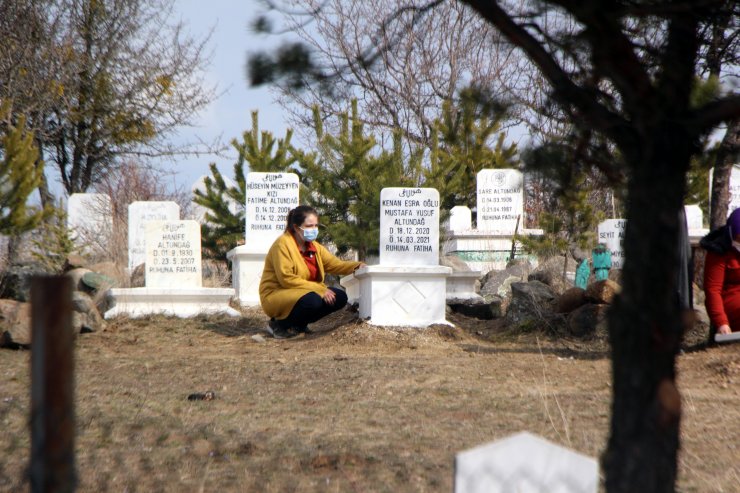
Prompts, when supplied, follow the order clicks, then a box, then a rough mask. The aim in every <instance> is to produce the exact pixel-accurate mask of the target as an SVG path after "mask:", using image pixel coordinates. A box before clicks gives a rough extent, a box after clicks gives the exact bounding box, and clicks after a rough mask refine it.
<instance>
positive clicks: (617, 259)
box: [599, 219, 627, 269]
mask: <svg viewBox="0 0 740 493" xmlns="http://www.w3.org/2000/svg"><path fill="white" fill-rule="evenodd" d="M626 225H627V221H626V220H624V219H607V220H606V221H603V222H601V223H599V243H603V244H605V245H606V247H607V248H608V249H609V251H610V252H612V269H621V268H622V265H624V250H623V249H622V240H624V228H625V226H626Z"/></svg>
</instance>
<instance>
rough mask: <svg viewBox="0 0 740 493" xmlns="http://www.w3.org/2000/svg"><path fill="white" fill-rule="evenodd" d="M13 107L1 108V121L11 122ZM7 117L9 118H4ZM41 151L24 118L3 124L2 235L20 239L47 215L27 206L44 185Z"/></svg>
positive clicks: (0, 124) (0, 151)
mask: <svg viewBox="0 0 740 493" xmlns="http://www.w3.org/2000/svg"><path fill="white" fill-rule="evenodd" d="M10 114H11V113H10V104H9V103H4V104H2V105H1V106H0V117H4V118H2V120H9V119H10ZM5 117H7V118H5ZM38 156H39V151H38V148H37V147H36V144H35V143H34V137H33V134H32V133H30V132H28V131H27V130H26V122H25V118H24V117H22V116H21V117H20V118H19V119H18V121H17V122H16V124H11V123H9V122H7V121H5V122H0V233H1V234H5V235H11V236H17V235H20V234H21V233H24V232H26V231H29V230H31V229H33V228H35V227H36V226H37V225H38V224H39V223H40V222H41V220H42V219H43V218H44V214H45V211H44V210H43V209H40V208H38V207H32V206H29V205H28V197H29V196H30V195H31V193H32V192H33V191H34V189H35V188H36V187H37V186H38V185H39V183H40V182H41V177H42V173H43V168H42V167H36V160H37V159H38Z"/></svg>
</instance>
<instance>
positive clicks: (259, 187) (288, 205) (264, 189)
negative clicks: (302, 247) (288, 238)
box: [245, 172, 300, 252]
mask: <svg viewBox="0 0 740 493" xmlns="http://www.w3.org/2000/svg"><path fill="white" fill-rule="evenodd" d="M246 182H247V183H246V185H247V193H246V195H247V203H246V214H245V216H246V236H245V243H246V245H247V246H249V247H250V250H263V251H264V252H267V251H268V250H269V249H270V246H271V245H272V243H273V242H274V241H275V239H276V238H277V237H278V236H280V235H281V234H282V233H283V231H285V222H286V220H287V218H288V212H290V210H291V209H293V208H295V207H296V206H298V192H299V189H300V186H299V184H298V175H296V174H295V173H261V172H253V173H249V174H247V179H246Z"/></svg>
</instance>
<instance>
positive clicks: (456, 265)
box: [439, 255, 471, 272]
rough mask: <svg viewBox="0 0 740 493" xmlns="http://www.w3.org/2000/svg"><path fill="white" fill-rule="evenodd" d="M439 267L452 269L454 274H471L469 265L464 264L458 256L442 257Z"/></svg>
mask: <svg viewBox="0 0 740 493" xmlns="http://www.w3.org/2000/svg"><path fill="white" fill-rule="evenodd" d="M439 265H443V266H445V267H450V268H451V269H452V272H471V269H470V267H468V264H466V263H465V262H463V261H462V260H461V259H460V257H458V256H457V255H442V256H441V257H440V258H439Z"/></svg>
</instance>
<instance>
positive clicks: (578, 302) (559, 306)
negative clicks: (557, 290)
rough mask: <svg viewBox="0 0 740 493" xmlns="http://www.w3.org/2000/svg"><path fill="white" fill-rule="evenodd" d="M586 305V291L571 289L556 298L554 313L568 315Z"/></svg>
mask: <svg viewBox="0 0 740 493" xmlns="http://www.w3.org/2000/svg"><path fill="white" fill-rule="evenodd" d="M586 303H587V300H586V290H585V289H582V288H578V287H572V288H570V289H567V290H566V291H565V292H564V293H563V294H561V295H560V296H558V299H557V300H556V301H555V313H570V312H572V311H573V310H575V309H576V308H579V307H581V306H583V305H585V304H586Z"/></svg>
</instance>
